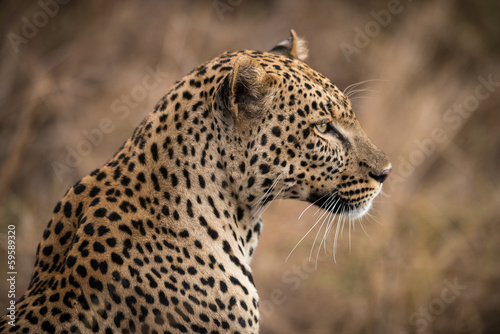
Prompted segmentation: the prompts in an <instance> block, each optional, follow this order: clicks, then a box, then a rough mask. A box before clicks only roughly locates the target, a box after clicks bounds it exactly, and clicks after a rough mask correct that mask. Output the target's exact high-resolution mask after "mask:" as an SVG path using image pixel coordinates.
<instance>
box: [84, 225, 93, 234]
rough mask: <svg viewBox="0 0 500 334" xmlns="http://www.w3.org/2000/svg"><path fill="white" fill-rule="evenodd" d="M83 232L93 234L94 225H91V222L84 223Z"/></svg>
mask: <svg viewBox="0 0 500 334" xmlns="http://www.w3.org/2000/svg"><path fill="white" fill-rule="evenodd" d="M83 232H85V234H87V235H89V236H93V235H94V225H92V223H88V224H86V225H85V226H84V227H83Z"/></svg>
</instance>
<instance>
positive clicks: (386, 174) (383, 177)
mask: <svg viewBox="0 0 500 334" xmlns="http://www.w3.org/2000/svg"><path fill="white" fill-rule="evenodd" d="M391 171H392V164H389V168H386V169H384V170H383V171H382V172H380V173H379V174H374V173H372V172H370V173H368V175H370V177H371V178H372V179H374V180H375V181H377V182H379V183H382V182H384V181H385V180H387V178H388V177H389V174H391Z"/></svg>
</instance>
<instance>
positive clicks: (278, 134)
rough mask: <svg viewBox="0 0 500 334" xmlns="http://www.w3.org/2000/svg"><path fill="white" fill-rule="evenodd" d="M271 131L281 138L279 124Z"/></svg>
mask: <svg viewBox="0 0 500 334" xmlns="http://www.w3.org/2000/svg"><path fill="white" fill-rule="evenodd" d="M271 131H272V133H273V135H275V136H276V137H278V138H279V137H280V136H281V129H280V128H279V126H275V127H273V128H272V130H271Z"/></svg>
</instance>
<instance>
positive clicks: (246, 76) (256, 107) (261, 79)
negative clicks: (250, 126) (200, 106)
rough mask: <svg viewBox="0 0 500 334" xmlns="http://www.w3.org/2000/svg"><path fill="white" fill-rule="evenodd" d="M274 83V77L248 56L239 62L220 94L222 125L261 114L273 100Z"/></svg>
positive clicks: (227, 78)
mask: <svg viewBox="0 0 500 334" xmlns="http://www.w3.org/2000/svg"><path fill="white" fill-rule="evenodd" d="M273 82H274V79H273V77H272V76H271V75H270V74H268V73H267V72H266V71H265V70H264V69H263V68H262V66H261V65H260V64H259V63H258V62H257V61H256V60H255V59H253V58H251V57H249V56H240V57H239V58H238V59H236V61H235V63H234V67H233V69H232V70H231V71H230V72H229V74H228V75H227V76H226V78H225V79H224V81H223V82H222V84H221V86H220V88H219V92H218V102H219V104H220V106H221V108H222V111H223V113H224V115H223V121H224V122H225V123H228V122H231V120H233V121H234V120H237V119H239V118H242V117H247V118H248V117H250V118H252V117H255V116H256V115H258V114H260V113H261V112H262V111H263V110H265V109H266V108H267V106H268V105H269V104H270V102H271V100H272V96H271V89H270V88H271V86H272V85H273Z"/></svg>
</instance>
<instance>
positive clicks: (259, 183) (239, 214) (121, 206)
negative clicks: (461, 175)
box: [0, 31, 390, 333]
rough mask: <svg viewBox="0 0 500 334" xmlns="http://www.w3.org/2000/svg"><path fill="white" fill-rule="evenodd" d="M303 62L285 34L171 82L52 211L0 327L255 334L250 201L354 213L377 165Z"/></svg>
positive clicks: (324, 82)
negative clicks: (265, 46)
mask: <svg viewBox="0 0 500 334" xmlns="http://www.w3.org/2000/svg"><path fill="white" fill-rule="evenodd" d="M306 53H307V50H305V46H304V43H303V42H301V41H300V40H299V39H298V38H297V37H296V35H295V33H294V32H293V31H292V36H291V38H290V39H289V40H287V41H285V42H283V43H281V44H279V45H278V46H276V47H275V48H274V49H273V50H272V51H271V52H260V51H248V50H245V51H238V52H226V53H223V54H222V55H220V56H218V57H216V58H214V59H212V60H211V61H208V62H206V63H204V64H202V65H200V66H198V67H197V68H196V69H194V70H193V71H192V72H191V73H189V74H188V75H187V76H185V77H184V78H183V79H182V80H181V81H179V82H178V83H177V84H175V85H174V86H173V87H172V88H170V90H169V91H168V92H167V93H166V95H165V96H164V97H163V98H162V99H161V100H160V101H159V103H158V104H157V105H156V107H155V108H154V110H153V111H152V112H151V113H150V114H149V115H148V116H147V117H146V119H144V121H143V122H142V123H141V124H140V125H139V126H138V127H137V128H136V130H135V131H134V133H133V135H132V136H131V138H130V139H129V140H127V141H126V143H125V144H124V145H123V147H122V148H121V149H120V150H119V151H118V153H117V154H116V155H115V156H114V157H113V158H112V159H111V160H110V161H109V162H108V163H107V164H106V165H104V166H103V167H101V168H99V169H97V170H95V171H93V172H92V173H91V174H90V175H88V176H86V177H84V178H83V179H81V180H80V181H79V182H77V183H76V184H75V185H74V186H73V187H71V188H70V189H69V191H68V192H67V194H66V195H65V196H64V197H63V198H62V199H61V201H60V202H58V203H57V205H56V207H55V208H54V213H53V217H52V219H51V221H50V222H49V224H48V226H47V228H46V230H45V232H44V233H43V238H42V241H41V242H40V245H39V247H38V251H37V255H36V263H35V268H34V272H33V275H32V278H31V283H30V285H29V288H28V291H27V292H26V293H25V294H24V296H23V297H22V298H21V299H20V300H19V301H18V303H17V305H16V306H17V313H16V322H15V326H10V325H9V324H7V321H9V318H7V317H3V318H2V320H1V321H0V332H16V333H118V332H121V333H138V332H140V333H258V331H259V310H258V307H259V297H258V295H257V290H256V288H255V285H254V280H253V277H252V271H251V269H250V261H251V258H252V255H253V253H254V250H255V247H256V245H257V240H258V238H259V234H260V232H261V230H262V222H261V219H260V213H261V211H262V207H263V205H264V204H266V203H268V202H269V201H271V200H273V199H274V198H277V197H279V198H296V199H299V200H303V201H309V202H311V203H312V202H315V203H316V204H317V205H319V206H323V207H326V208H327V209H329V210H331V211H333V212H335V213H341V212H348V213H349V214H350V215H352V216H359V215H362V214H363V213H365V212H366V211H367V209H368V208H369V206H370V203H371V201H372V199H373V198H374V197H375V196H376V195H377V194H378V192H379V191H380V189H381V183H382V182H383V181H384V180H385V178H386V177H387V175H388V173H389V171H390V165H389V163H388V161H387V158H386V156H385V155H384V153H382V152H381V151H380V150H379V149H378V148H376V147H375V146H374V145H373V144H372V143H371V142H370V140H369V139H368V138H367V136H366V135H365V133H364V132H363V130H362V129H361V128H360V126H359V124H358V122H357V120H356V118H355V116H354V113H353V111H352V108H351V104H350V102H349V100H348V99H347V98H346V96H345V95H344V94H343V93H342V92H341V91H340V90H339V89H338V88H337V87H336V86H334V85H333V84H332V83H331V82H330V81H329V80H328V79H327V78H325V77H324V76H323V75H321V74H320V73H318V72H316V71H314V70H313V69H311V68H310V67H309V66H308V65H307V64H305V63H304V62H303V61H302V60H300V59H299V58H304V56H305V54H306ZM319 124H326V125H327V126H326V127H319V126H318V125H319ZM319 129H324V130H325V131H320V130H319ZM333 200H336V203H337V204H338V205H335V206H332V205H329V206H328V205H326V204H327V203H328V202H327V201H333ZM331 203H333V202H331Z"/></svg>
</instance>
